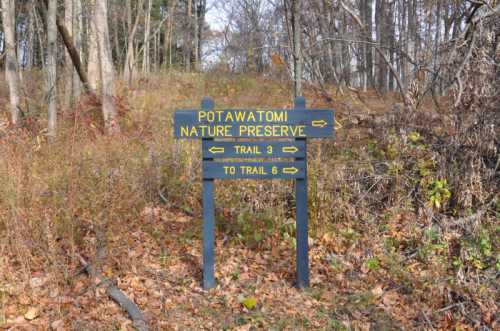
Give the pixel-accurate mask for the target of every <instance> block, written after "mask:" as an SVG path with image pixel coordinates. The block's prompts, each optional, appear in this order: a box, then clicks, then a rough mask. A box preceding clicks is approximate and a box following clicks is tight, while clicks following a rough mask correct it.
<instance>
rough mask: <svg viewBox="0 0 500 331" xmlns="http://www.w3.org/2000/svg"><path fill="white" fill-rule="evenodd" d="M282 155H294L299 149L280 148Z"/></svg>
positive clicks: (290, 147) (293, 147)
mask: <svg viewBox="0 0 500 331" xmlns="http://www.w3.org/2000/svg"><path fill="white" fill-rule="evenodd" d="M282 151H283V153H292V154H295V153H297V152H298V151H299V149H298V148H297V147H295V146H288V147H283V148H282Z"/></svg>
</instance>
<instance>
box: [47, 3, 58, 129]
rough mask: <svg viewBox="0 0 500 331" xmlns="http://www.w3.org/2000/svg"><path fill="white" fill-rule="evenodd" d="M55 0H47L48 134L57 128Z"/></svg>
mask: <svg viewBox="0 0 500 331" xmlns="http://www.w3.org/2000/svg"><path fill="white" fill-rule="evenodd" d="M56 15H57V0H49V6H48V8H47V100H48V103H49V113H48V135H49V137H52V138H54V137H55V136H56V130H57V25H56Z"/></svg>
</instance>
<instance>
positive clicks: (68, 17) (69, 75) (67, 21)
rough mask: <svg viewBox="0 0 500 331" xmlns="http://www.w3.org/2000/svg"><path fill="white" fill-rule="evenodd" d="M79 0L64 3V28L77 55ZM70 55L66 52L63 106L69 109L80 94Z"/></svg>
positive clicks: (68, 0) (79, 33) (79, 86)
mask: <svg viewBox="0 0 500 331" xmlns="http://www.w3.org/2000/svg"><path fill="white" fill-rule="evenodd" d="M80 1H81V0H65V1H64V26H65V27H66V30H67V31H68V33H69V34H70V38H71V44H72V45H74V47H75V50H76V51H77V53H78V54H81V22H82V20H81V2H80ZM72 62H73V60H72V59H71V54H70V52H69V51H68V50H67V51H66V53H65V61H64V63H65V71H66V74H65V79H66V84H65V89H66V91H65V106H66V109H71V108H72V107H73V106H74V103H75V99H76V98H78V96H79V95H80V93H81V83H80V80H79V78H78V73H77V70H76V69H75V66H74V65H73V63H72Z"/></svg>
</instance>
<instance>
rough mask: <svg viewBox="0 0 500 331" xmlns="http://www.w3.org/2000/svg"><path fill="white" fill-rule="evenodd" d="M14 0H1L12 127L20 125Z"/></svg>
mask: <svg viewBox="0 0 500 331" xmlns="http://www.w3.org/2000/svg"><path fill="white" fill-rule="evenodd" d="M15 17H16V10H15V1H14V0H2V22H3V31H4V43H5V46H4V47H5V79H6V80H7V84H8V86H9V101H10V120H11V122H12V124H13V125H14V126H18V125H20V124H21V110H20V108H19V104H20V100H21V99H20V96H19V89H20V80H19V66H18V63H17V55H16V40H15V36H16V34H15V27H16V22H15Z"/></svg>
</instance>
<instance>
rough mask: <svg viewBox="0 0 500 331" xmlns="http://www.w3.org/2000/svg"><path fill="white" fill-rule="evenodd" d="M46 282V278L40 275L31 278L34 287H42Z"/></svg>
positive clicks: (31, 284)
mask: <svg viewBox="0 0 500 331" xmlns="http://www.w3.org/2000/svg"><path fill="white" fill-rule="evenodd" d="M44 283H45V280H44V279H43V278H39V277H33V278H31V279H30V286H31V287H32V288H36V287H40V286H42V285H43V284H44Z"/></svg>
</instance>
